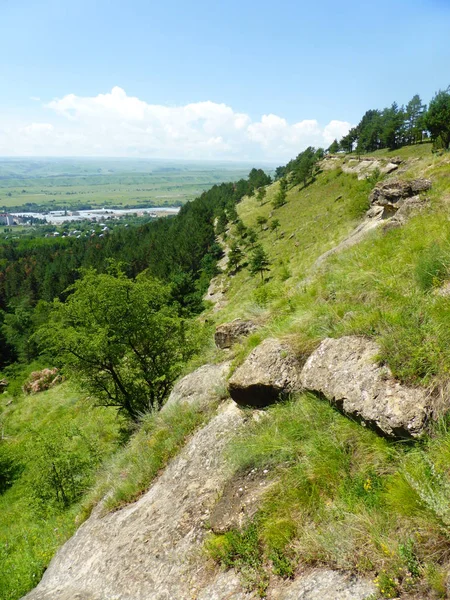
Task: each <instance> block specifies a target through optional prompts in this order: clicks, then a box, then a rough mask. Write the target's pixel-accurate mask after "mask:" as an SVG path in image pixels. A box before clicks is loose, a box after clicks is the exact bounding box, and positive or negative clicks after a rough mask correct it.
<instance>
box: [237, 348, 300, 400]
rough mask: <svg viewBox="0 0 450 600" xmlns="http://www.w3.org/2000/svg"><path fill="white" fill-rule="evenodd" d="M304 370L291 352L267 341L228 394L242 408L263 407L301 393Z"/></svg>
mask: <svg viewBox="0 0 450 600" xmlns="http://www.w3.org/2000/svg"><path fill="white" fill-rule="evenodd" d="M300 373H301V366H300V363H299V362H298V360H297V358H296V357H295V355H294V353H293V352H292V350H291V349H290V348H289V346H287V345H286V344H282V343H280V342H279V341H278V340H276V339H272V338H270V339H267V340H264V341H263V342H262V344H260V345H259V346H258V347H257V348H255V349H254V350H253V352H251V354H250V355H249V356H248V357H247V359H246V360H245V362H244V363H243V364H242V365H241V366H240V367H239V368H238V369H237V370H236V371H235V372H234V373H233V375H232V376H231V378H230V379H229V381H228V391H229V392H230V396H231V397H232V398H233V400H234V401H235V402H237V403H238V404H240V405H242V406H255V407H262V406H267V405H269V404H273V403H274V402H276V401H277V400H279V399H280V397H282V396H284V395H286V394H289V393H291V392H294V391H296V390H299V389H300V388H301V383H300Z"/></svg>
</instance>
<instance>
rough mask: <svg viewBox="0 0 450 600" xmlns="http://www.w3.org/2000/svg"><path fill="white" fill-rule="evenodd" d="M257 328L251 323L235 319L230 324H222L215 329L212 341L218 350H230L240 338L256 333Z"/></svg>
mask: <svg viewBox="0 0 450 600" xmlns="http://www.w3.org/2000/svg"><path fill="white" fill-rule="evenodd" d="M256 329H257V326H256V325H255V323H253V321H244V320H243V319H235V320H234V321H231V323H223V324H222V325H219V326H218V327H217V328H216V333H215V334H214V341H215V342H216V346H217V347H218V348H231V346H232V345H233V344H235V343H236V342H237V341H239V340H240V339H241V338H243V337H246V336H248V335H250V334H251V333H253V332H254V331H256Z"/></svg>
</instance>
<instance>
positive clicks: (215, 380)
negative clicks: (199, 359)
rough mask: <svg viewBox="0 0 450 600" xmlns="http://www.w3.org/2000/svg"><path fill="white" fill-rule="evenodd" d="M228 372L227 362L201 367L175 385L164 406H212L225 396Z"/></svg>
mask: <svg viewBox="0 0 450 600" xmlns="http://www.w3.org/2000/svg"><path fill="white" fill-rule="evenodd" d="M229 372H230V363H229V362H225V363H222V364H220V365H203V366H202V367H200V368H198V369H196V370H195V371H193V372H192V373H189V375H186V376H185V377H183V378H182V379H180V380H179V381H178V382H177V383H176V384H175V386H174V388H173V390H172V391H171V393H170V396H169V398H168V399H167V402H166V403H165V405H164V406H165V407H166V406H173V405H175V404H178V403H180V402H183V403H185V404H198V405H199V406H200V407H206V406H208V405H210V404H214V403H215V402H217V401H218V400H220V399H221V398H223V397H224V396H225V395H226V394H225V393H226V385H227V376H228V373H229Z"/></svg>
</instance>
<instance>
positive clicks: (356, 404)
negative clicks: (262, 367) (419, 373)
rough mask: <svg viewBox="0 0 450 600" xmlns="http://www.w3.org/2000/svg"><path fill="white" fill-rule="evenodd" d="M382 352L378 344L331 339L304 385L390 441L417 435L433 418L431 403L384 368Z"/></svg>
mask: <svg viewBox="0 0 450 600" xmlns="http://www.w3.org/2000/svg"><path fill="white" fill-rule="evenodd" d="M379 351H380V349H379V346H378V345H377V344H376V343H375V342H373V341H372V340H368V339H365V338H362V337H357V336H347V337H342V338H339V339H330V338H328V339H325V340H324V341H323V342H322V343H321V344H320V346H319V348H318V349H317V350H316V351H315V352H313V353H312V354H311V356H310V357H309V358H308V360H307V362H306V364H305V366H304V367H303V370H302V374H301V380H302V384H303V386H304V388H305V389H308V390H311V391H315V392H319V393H321V394H323V395H324V396H325V397H326V398H327V399H328V400H330V401H331V402H333V403H334V404H336V405H337V406H338V407H339V408H340V409H341V410H342V411H343V412H344V413H346V414H348V415H351V416H352V417H354V418H356V419H357V420H360V421H363V422H364V423H366V424H367V425H369V426H372V427H375V428H376V429H378V430H379V431H381V432H383V433H384V434H386V435H388V436H393V437H411V436H412V437H414V436H417V435H419V434H420V433H421V432H422V431H423V430H424V427H425V425H426V423H427V420H428V418H429V417H430V415H431V413H432V405H431V398H430V397H429V396H428V395H427V394H426V393H425V391H424V390H422V389H416V388H411V387H406V386H403V385H401V384H400V383H399V382H398V381H396V380H395V379H394V378H393V376H392V373H391V371H390V370H389V369H388V368H387V367H380V366H378V365H377V363H376V356H377V355H378V354H379Z"/></svg>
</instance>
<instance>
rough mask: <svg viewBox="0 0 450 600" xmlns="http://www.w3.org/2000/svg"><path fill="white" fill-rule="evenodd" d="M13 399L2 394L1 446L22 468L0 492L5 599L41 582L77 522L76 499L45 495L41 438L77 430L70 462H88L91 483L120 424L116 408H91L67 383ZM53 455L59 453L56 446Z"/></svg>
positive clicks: (0, 580) (0, 594)
mask: <svg viewBox="0 0 450 600" xmlns="http://www.w3.org/2000/svg"><path fill="white" fill-rule="evenodd" d="M10 401H11V398H10V397H9V396H7V395H6V394H5V395H3V396H2V397H1V409H0V419H1V425H2V432H3V436H4V441H3V444H4V446H3V450H5V446H6V447H7V450H8V456H9V457H11V458H12V459H13V461H14V463H15V464H16V465H18V466H19V469H20V471H21V473H20V476H19V477H17V478H16V479H15V480H14V482H13V485H12V486H11V487H9V489H7V490H6V491H5V492H4V493H3V494H0V572H1V574H2V576H1V577H0V598H2V599H4V600H12V599H15V598H20V597H21V596H22V595H23V594H24V593H25V592H26V591H28V590H29V589H30V588H31V587H33V585H35V584H36V583H37V582H38V581H39V579H40V577H41V575H42V573H43V571H44V569H45V568H46V566H47V565H48V562H49V560H50V558H51V557H52V555H53V553H54V552H55V550H56V549H57V548H58V547H59V546H60V545H61V543H63V542H64V541H65V540H66V539H67V538H68V537H69V536H70V535H71V534H72V533H73V532H74V531H75V529H76V526H77V523H76V516H77V512H78V510H79V507H78V506H77V504H76V503H75V504H73V505H72V506H70V507H68V508H65V507H63V506H60V505H56V504H53V503H52V500H51V498H43V497H42V494H44V496H45V493H46V491H47V490H46V489H45V488H43V481H44V480H46V478H47V476H48V473H44V472H42V471H39V468H38V469H36V465H38V464H39V465H40V464H41V459H42V457H43V456H42V453H43V444H42V440H45V441H46V442H48V443H56V444H58V443H59V442H61V443H62V444H64V440H65V432H66V431H67V432H69V431H74V430H76V434H77V435H76V436H75V437H74V438H72V441H73V445H72V443H71V447H70V448H67V447H65V448H64V450H67V451H68V452H70V453H71V460H72V464H75V461H77V460H83V461H86V462H89V464H88V465H86V469H85V474H84V475H85V479H84V482H83V483H85V484H86V485H87V484H89V482H90V481H91V478H92V476H93V472H94V468H95V464H96V463H97V462H98V461H100V460H101V458H102V457H104V456H108V455H109V454H111V452H112V451H113V450H114V449H115V448H116V447H117V444H118V440H119V425H120V423H119V422H118V421H117V418H116V416H115V413H114V411H111V410H108V411H106V410H102V411H100V409H91V408H89V407H88V405H87V404H86V403H85V402H84V401H83V400H82V399H81V398H80V395H79V393H77V392H76V391H74V390H73V389H72V388H71V387H70V385H69V384H67V383H65V384H62V385H60V386H57V387H55V388H53V389H51V390H49V391H47V392H42V393H40V394H37V395H35V396H19V397H17V398H15V399H14V400H13V401H12V403H11V404H8V403H9V402H10ZM89 446H90V447H92V448H94V447H95V452H91V451H90V449H89ZM63 454H64V452H63V451H62V452H61V455H63ZM94 454H95V456H94ZM53 458H58V452H57V451H56V452H55V454H54V457H53ZM45 459H47V457H45Z"/></svg>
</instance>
